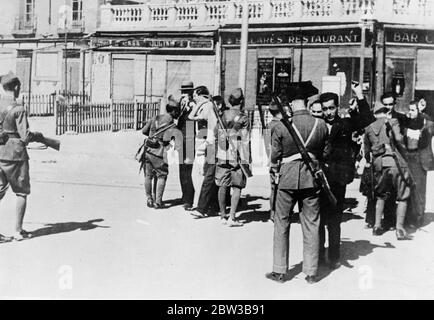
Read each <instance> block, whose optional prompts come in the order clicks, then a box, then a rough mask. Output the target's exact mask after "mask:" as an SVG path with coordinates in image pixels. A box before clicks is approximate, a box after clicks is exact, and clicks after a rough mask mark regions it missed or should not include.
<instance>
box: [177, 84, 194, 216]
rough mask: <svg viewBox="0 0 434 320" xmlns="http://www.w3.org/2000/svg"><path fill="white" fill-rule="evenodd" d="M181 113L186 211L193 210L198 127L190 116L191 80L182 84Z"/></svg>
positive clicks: (180, 155) (192, 105)
mask: <svg viewBox="0 0 434 320" xmlns="http://www.w3.org/2000/svg"><path fill="white" fill-rule="evenodd" d="M180 90H181V101H180V105H181V114H180V116H179V118H178V124H177V127H178V129H179V130H180V131H181V132H182V139H183V140H182V148H180V150H179V181H180V184H181V191H182V200H181V201H182V204H183V206H184V209H185V210H186V211H191V210H193V202H194V192H195V190H194V185H193V179H192V176H191V174H192V170H193V162H194V155H195V139H196V128H195V123H194V121H192V120H190V119H189V118H188V116H189V114H190V113H191V111H192V110H193V108H194V106H195V103H194V101H193V90H194V85H193V82H191V81H184V82H182V84H181V89H180Z"/></svg>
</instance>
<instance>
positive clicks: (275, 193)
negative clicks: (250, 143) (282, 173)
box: [271, 160, 280, 212]
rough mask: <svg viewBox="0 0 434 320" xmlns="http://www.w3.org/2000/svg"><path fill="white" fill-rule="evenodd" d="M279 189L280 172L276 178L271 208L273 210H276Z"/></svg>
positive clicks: (278, 163) (278, 165) (278, 164)
mask: <svg viewBox="0 0 434 320" xmlns="http://www.w3.org/2000/svg"><path fill="white" fill-rule="evenodd" d="M279 167H280V160H278V162H277V168H279ZM278 189H279V173H277V175H276V176H275V180H274V190H273V203H272V204H271V210H273V212H275V211H276V198H277V191H278Z"/></svg>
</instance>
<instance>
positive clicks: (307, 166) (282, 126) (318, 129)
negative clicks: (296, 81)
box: [266, 84, 328, 283]
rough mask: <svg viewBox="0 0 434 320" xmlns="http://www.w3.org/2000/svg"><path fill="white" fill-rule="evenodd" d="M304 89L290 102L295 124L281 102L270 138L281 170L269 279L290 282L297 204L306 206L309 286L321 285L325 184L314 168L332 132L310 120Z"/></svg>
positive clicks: (303, 221)
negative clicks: (291, 236) (321, 197)
mask: <svg viewBox="0 0 434 320" xmlns="http://www.w3.org/2000/svg"><path fill="white" fill-rule="evenodd" d="M305 87H306V86H303V85H302V84H300V85H299V86H298V87H297V89H296V90H295V94H294V97H293V98H292V111H293V116H292V122H290V121H289V118H288V115H287V114H286V113H285V112H284V110H283V108H282V106H281V105H280V104H279V103H278V105H279V110H280V111H281V114H282V116H283V119H282V121H281V122H280V123H279V124H277V125H276V127H275V129H274V133H273V136H272V138H271V139H272V143H271V162H272V164H277V163H278V162H279V161H280V163H281V166H280V170H279V172H278V176H279V185H278V190H277V197H276V211H275V215H274V241H273V272H271V273H268V274H266V277H267V278H268V279H271V280H274V281H277V282H281V283H283V282H285V281H286V273H287V271H288V260H289V229H290V221H291V219H290V212H292V209H293V207H294V205H295V203H296V202H297V201H299V200H301V201H302V202H303V208H302V212H301V214H300V222H301V227H302V232H303V272H304V273H305V274H306V281H307V282H308V283H315V282H316V281H317V278H316V277H317V271H318V253H319V223H320V218H319V209H320V202H319V195H320V192H321V188H320V186H321V185H323V184H324V183H325V181H321V182H320V180H319V178H320V176H321V172H320V171H319V170H317V169H316V168H315V166H316V167H317V166H318V160H320V159H321V158H322V154H323V151H324V147H325V143H326V139H327V136H328V132H327V127H326V124H325V122H324V120H322V119H317V118H314V117H312V116H311V115H310V114H309V111H308V110H307V109H306V98H307V97H308V96H309V93H308V92H306V91H307V90H306V88H305ZM322 178H324V176H322Z"/></svg>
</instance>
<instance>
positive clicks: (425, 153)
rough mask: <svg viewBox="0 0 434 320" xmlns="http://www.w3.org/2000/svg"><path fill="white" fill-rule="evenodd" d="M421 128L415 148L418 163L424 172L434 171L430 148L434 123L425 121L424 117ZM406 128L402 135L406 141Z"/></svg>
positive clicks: (433, 159) (433, 158) (433, 133)
mask: <svg viewBox="0 0 434 320" xmlns="http://www.w3.org/2000/svg"><path fill="white" fill-rule="evenodd" d="M423 122H424V123H423V127H422V128H421V129H420V138H419V141H418V146H417V151H416V152H417V154H418V156H419V160H420V163H421V165H422V168H423V169H424V170H425V171H432V170H434V156H433V151H432V146H431V141H432V137H433V135H434V122H432V121H430V120H427V118H425V117H424V121H423ZM408 131H409V129H408V127H404V129H403V135H404V140H406V139H407V136H408Z"/></svg>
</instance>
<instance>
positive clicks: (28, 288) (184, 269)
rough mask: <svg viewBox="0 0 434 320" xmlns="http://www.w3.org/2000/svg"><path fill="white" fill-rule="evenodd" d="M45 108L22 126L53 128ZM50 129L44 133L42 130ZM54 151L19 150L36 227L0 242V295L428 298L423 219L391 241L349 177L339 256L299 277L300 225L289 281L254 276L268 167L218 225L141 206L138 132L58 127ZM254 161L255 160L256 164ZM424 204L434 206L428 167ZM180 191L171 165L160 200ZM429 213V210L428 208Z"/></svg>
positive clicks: (8, 210)
mask: <svg viewBox="0 0 434 320" xmlns="http://www.w3.org/2000/svg"><path fill="white" fill-rule="evenodd" d="M48 121H49V120H47V119H34V118H32V119H31V124H30V125H31V127H32V129H33V130H38V129H41V130H44V132H45V133H47V135H48V133H50V132H53V131H52V130H51V129H52V128H51V127H50V125H49V124H48ZM50 134H51V135H52V136H53V134H52V133H50ZM60 139H61V141H62V146H61V152H60V153H57V152H55V151H52V150H30V157H31V161H30V167H31V182H32V194H31V196H30V197H29V203H28V210H27V216H26V217H25V224H24V227H25V228H26V229H27V230H29V231H33V232H34V235H35V237H34V238H32V239H29V240H25V241H21V242H8V243H1V244H0V298H44V299H45V298H47V299H48V298H56V299H65V298H73V299H77V298H85V299H88V298H133V299H136V298H139V299H329V298H330V299H371V298H373V299H384V298H392V299H398V298H400V299H401V298H410V299H413V298H415V299H416V298H417V299H424V298H433V297H434V277H433V274H434V250H433V246H434V245H433V244H434V223H432V222H431V223H429V224H428V225H427V226H425V227H423V228H422V229H420V230H418V231H416V232H414V233H413V236H414V239H413V240H412V241H402V242H398V241H396V238H395V234H394V233H393V232H388V233H386V234H385V235H383V236H381V237H373V236H372V234H371V230H365V229H364V228H363V226H364V215H363V208H364V198H363V197H361V196H360V195H359V193H358V185H359V181H358V180H357V181H355V182H354V183H353V184H352V185H350V186H349V188H348V189H349V190H348V192H347V198H353V202H354V201H356V202H357V205H356V206H355V207H354V208H352V209H351V211H350V212H348V211H347V213H346V214H345V216H344V222H343V224H342V250H343V254H342V258H343V259H342V261H343V266H342V267H341V268H340V269H338V270H334V271H333V272H330V271H329V270H328V269H327V268H326V267H322V268H321V269H320V277H321V278H322V279H321V281H320V282H318V283H317V284H314V285H308V284H307V283H306V282H305V281H304V275H303V274H302V273H301V264H300V262H301V260H302V241H301V228H300V225H299V224H296V223H294V224H293V225H292V228H291V252H290V263H291V265H292V269H291V271H290V273H291V275H292V276H293V278H292V280H291V281H289V282H287V283H285V284H277V283H274V282H272V281H270V280H267V279H265V277H264V274H265V273H266V272H269V271H271V267H272V235H273V224H272V222H271V221H268V220H267V217H268V209H269V205H268V199H267V197H268V176H267V175H263V174H262V175H258V174H257V175H255V176H254V177H253V178H251V179H249V181H248V186H247V188H246V190H244V191H243V203H242V211H241V212H240V215H241V219H243V220H245V222H246V223H245V225H244V226H243V227H239V228H229V227H227V226H224V225H222V224H221V223H220V222H219V220H218V218H217V217H210V218H205V219H201V220H196V219H194V218H193V217H192V216H190V215H189V214H187V213H186V212H184V211H183V210H182V208H181V207H180V206H175V207H171V208H170V209H167V210H163V211H157V210H153V209H148V208H146V207H145V197H144V190H143V176H142V175H139V174H138V163H137V162H136V161H135V160H134V154H135V151H136V150H137V147H138V146H139V145H140V143H141V141H142V137H141V134H140V132H117V133H109V132H104V133H95V134H83V135H63V136H61V137H60ZM258 172H259V171H258ZM428 182H429V187H428V196H427V198H428V204H427V207H428V208H427V209H428V211H431V212H434V199H433V198H432V196H430V195H432V194H433V191H434V190H433V189H434V188H433V185H434V176H433V175H430V176H429V180H428ZM179 197H180V190H179V182H178V173H177V169H176V166H173V165H171V167H170V179H169V181H168V185H167V188H166V193H165V197H164V198H165V200H174V199H177V198H179ZM14 207H15V196H14V195H13V194H12V193H11V191H9V192H8V194H7V196H6V197H5V198H4V200H3V201H2V202H1V204H0V233H2V234H8V233H10V232H11V230H12V228H13V220H14V219H13V218H14V217H13V214H14ZM427 220H429V221H431V220H434V213H427Z"/></svg>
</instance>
